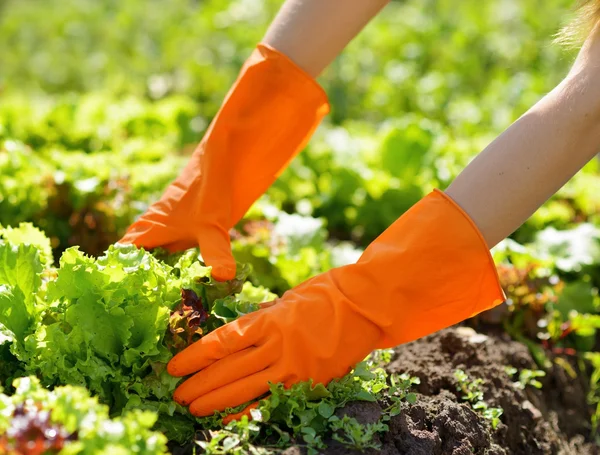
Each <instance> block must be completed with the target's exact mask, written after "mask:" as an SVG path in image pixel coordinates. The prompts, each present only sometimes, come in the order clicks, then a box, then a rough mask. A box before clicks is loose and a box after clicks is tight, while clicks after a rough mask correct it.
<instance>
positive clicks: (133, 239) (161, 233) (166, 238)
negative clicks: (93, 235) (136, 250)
mask: <svg viewBox="0 0 600 455" xmlns="http://www.w3.org/2000/svg"><path fill="white" fill-rule="evenodd" d="M180 237H181V233H180V232H179V233H178V232H177V231H176V230H174V229H172V228H170V227H168V226H167V225H166V224H165V223H163V222H162V221H160V220H155V219H152V218H151V217H150V216H149V215H148V214H145V215H143V216H142V218H140V219H138V220H137V221H136V222H135V223H133V224H132V225H131V226H129V228H128V229H127V232H125V235H124V236H123V238H121V240H119V243H124V244H129V243H132V244H134V245H136V246H137V247H144V248H147V249H151V248H156V247H158V246H163V245H168V244H171V243H173V242H176V241H178V240H180Z"/></svg>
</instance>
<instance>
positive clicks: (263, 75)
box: [120, 44, 329, 281]
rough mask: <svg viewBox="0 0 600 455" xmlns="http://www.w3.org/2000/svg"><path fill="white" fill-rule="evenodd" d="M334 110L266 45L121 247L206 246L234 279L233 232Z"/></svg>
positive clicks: (219, 271) (224, 276)
mask: <svg viewBox="0 0 600 455" xmlns="http://www.w3.org/2000/svg"><path fill="white" fill-rule="evenodd" d="M328 112H329V104H328V101H327V96H326V95H325V92H324V91H323V90H322V89H321V87H320V86H319V85H318V83H317V82H316V80H315V79H314V78H312V77H311V76H310V75H308V74H307V73H305V72H304V71H303V70H302V69H300V68H299V67H298V66H297V65H295V64H294V63H293V62H292V61H291V60H290V59H289V58H288V57H286V56H285V55H284V54H282V53H281V52H278V51H277V50H275V49H274V48H273V47H270V46H267V45H265V44H259V45H258V46H257V48H256V49H255V51H254V52H253V54H252V55H251V56H250V58H249V59H248V60H247V61H246V63H245V64H244V66H243V68H242V70H241V71H240V74H239V76H238V78H237V80H236V82H235V84H234V85H233V87H232V88H231V90H230V92H229V94H228V95H227V97H226V98H225V101H224V102H223V105H222V106H221V108H220V110H219V112H218V114H217V116H216V117H215V118H214V120H213V122H212V123H211V125H210V127H209V129H208V131H207V132H206V134H205V136H204V138H203V139H202V141H201V142H200V144H199V145H198V147H197V148H196V150H195V151H194V153H193V155H192V157H191V159H190V161H189V162H188V164H187V166H186V167H185V169H184V170H183V171H182V172H181V174H180V175H179V176H178V177H177V179H176V180H175V182H173V183H172V184H171V185H170V186H169V187H168V188H167V190H166V191H165V193H164V194H163V196H162V197H161V199H160V200H159V201H158V202H156V203H155V204H153V205H152V206H150V208H149V209H148V210H147V212H146V213H144V214H143V215H142V216H141V217H140V218H139V219H138V220H137V221H136V222H135V223H134V224H132V225H131V226H130V227H129V229H128V230H127V232H126V234H125V236H124V237H123V238H122V239H121V240H120V242H121V243H134V244H135V245H137V246H140V247H145V248H156V247H163V248H165V249H167V250H169V251H171V252H175V251H180V250H184V249H187V248H191V247H196V246H199V247H200V253H201V254H202V257H203V259H204V261H205V262H206V263H207V265H210V266H212V275H213V277H214V278H215V279H217V280H222V281H224V280H228V279H232V278H233V277H234V276H235V260H234V258H233V256H232V254H231V246H230V240H229V230H230V229H231V228H232V227H233V226H234V225H235V223H237V222H238V221H239V220H240V219H241V218H242V217H243V216H244V214H245V213H246V212H247V210H248V209H249V208H250V206H251V205H252V204H253V203H254V202H255V201H256V200H257V199H258V198H259V197H260V196H261V195H262V194H263V193H264V192H265V191H266V190H267V188H268V187H269V186H271V184H272V183H273V182H274V181H275V179H276V178H277V177H278V175H279V173H280V172H281V171H282V170H283V169H284V168H285V166H286V165H287V164H288V163H289V162H290V161H291V160H292V158H294V156H296V154H297V153H298V152H299V151H300V150H301V149H302V148H303V147H304V146H305V145H306V142H307V141H308V140H309V139H310V137H311V135H312V133H313V132H314V130H315V129H316V127H317V126H318V124H319V122H320V121H321V119H322V118H323V117H324V116H325V115H326V114H327V113H328Z"/></svg>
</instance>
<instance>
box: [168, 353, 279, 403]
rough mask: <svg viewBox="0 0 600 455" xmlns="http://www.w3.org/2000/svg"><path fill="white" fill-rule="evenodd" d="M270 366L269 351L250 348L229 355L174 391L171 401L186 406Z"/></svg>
mask: <svg viewBox="0 0 600 455" xmlns="http://www.w3.org/2000/svg"><path fill="white" fill-rule="evenodd" d="M270 364H271V355H269V350H267V349H265V348H264V346H263V347H262V348H255V347H250V348H248V349H244V350H243V351H238V352H236V353H235V354H232V355H229V356H227V357H225V358H223V359H221V360H218V361H217V362H215V363H213V364H212V365H209V366H208V367H206V368H204V369H203V370H201V371H199V372H198V373H196V374H195V375H194V376H192V377H191V378H189V379H188V380H187V381H185V382H184V383H183V384H181V385H180V386H179V387H177V389H176V390H175V393H174V394H173V399H174V400H175V401H176V402H177V403H179V404H181V405H182V406H187V405H188V404H190V403H191V402H193V401H194V400H196V399H197V398H199V397H201V396H202V395H206V394H207V393H209V392H211V391H212V390H215V389H218V388H220V387H223V386H225V385H227V384H230V383H232V382H235V381H237V380H239V379H242V378H245V377H247V376H250V375H252V374H254V373H256V372H258V371H261V370H264V369H265V368H267V367H268V366H269V365H270Z"/></svg>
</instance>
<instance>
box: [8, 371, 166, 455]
mask: <svg viewBox="0 0 600 455" xmlns="http://www.w3.org/2000/svg"><path fill="white" fill-rule="evenodd" d="M14 385H15V388H16V392H15V394H14V395H12V396H7V395H4V394H2V393H0V452H2V453H13V451H16V453H28V454H31V455H38V454H39V455H42V454H46V453H59V452H60V454H62V455H75V454H80V455H93V454H98V453H111V454H119V455H121V454H122V455H126V454H130V453H137V454H140V455H158V454H166V453H167V444H166V443H167V439H166V437H165V436H164V435H162V434H160V433H157V432H154V431H151V428H152V426H153V425H154V423H155V422H156V415H155V414H153V413H150V412H143V411H138V410H136V411H129V412H126V413H125V414H123V416H121V417H116V418H113V419H111V418H110V417H109V409H108V407H107V406H106V405H102V404H99V403H98V400H97V399H96V398H91V397H90V395H89V393H88V392H87V391H86V390H85V389H83V388H81V387H73V386H64V387H56V388H55V389H54V390H52V391H48V390H47V389H45V388H44V387H42V386H41V384H40V382H39V380H38V379H37V378H35V377H31V376H30V377H23V378H20V379H17V380H15V384H14Z"/></svg>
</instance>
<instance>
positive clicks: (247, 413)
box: [221, 401, 260, 425]
mask: <svg viewBox="0 0 600 455" xmlns="http://www.w3.org/2000/svg"><path fill="white" fill-rule="evenodd" d="M259 404H260V401H255V402H254V403H250V404H249V405H248V406H246V407H245V408H244V409H242V410H241V411H240V412H236V413H235V414H229V415H228V416H226V417H223V420H221V422H222V423H223V425H227V424H228V423H229V422H233V421H234V420H241V418H242V417H243V416H247V417H248V419H249V420H252V414H250V411H252V410H253V409H256V408H257V407H258V405H259Z"/></svg>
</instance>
